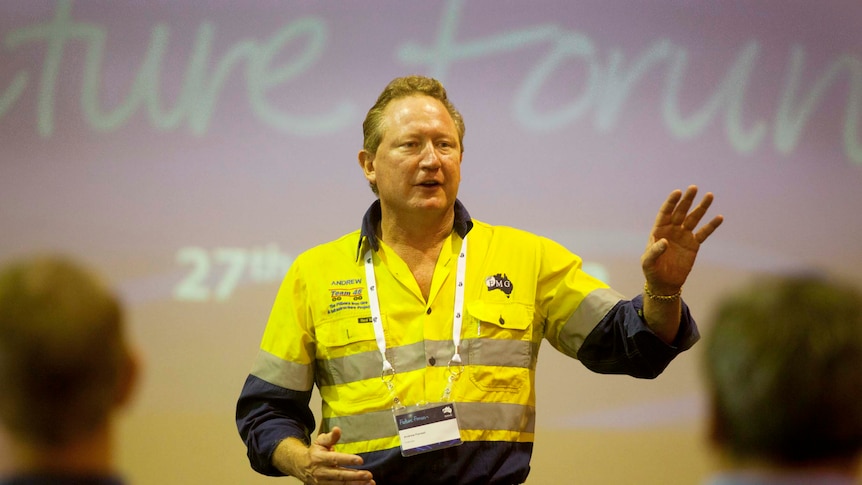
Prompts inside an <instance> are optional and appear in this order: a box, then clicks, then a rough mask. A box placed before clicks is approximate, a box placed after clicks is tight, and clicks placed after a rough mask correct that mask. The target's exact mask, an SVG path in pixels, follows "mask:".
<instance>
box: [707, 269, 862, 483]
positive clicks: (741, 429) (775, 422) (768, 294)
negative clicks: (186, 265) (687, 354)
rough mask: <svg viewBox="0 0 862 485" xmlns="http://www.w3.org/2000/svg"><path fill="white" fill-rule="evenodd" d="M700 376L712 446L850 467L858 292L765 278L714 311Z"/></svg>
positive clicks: (858, 418) (861, 349)
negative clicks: (709, 415)
mask: <svg viewBox="0 0 862 485" xmlns="http://www.w3.org/2000/svg"><path fill="white" fill-rule="evenodd" d="M704 364H705V375H706V380H707V386H708V390H709V393H710V405H711V411H712V424H711V426H712V427H711V435H712V439H713V440H714V442H715V443H716V444H717V445H718V446H719V447H720V448H721V449H722V450H724V451H725V452H726V454H727V455H728V456H729V457H730V458H731V459H735V460H743V461H745V460H756V461H761V462H766V463H770V464H774V465H777V466H781V467H807V466H813V465H818V464H824V463H847V464H851V465H852V463H853V462H854V460H855V459H857V458H858V457H859V454H860V451H862V405H860V401H859V400H860V397H862V295H860V293H859V292H858V291H857V290H855V289H853V288H850V287H847V286H842V285H839V284H835V283H830V282H827V281H824V280H822V279H817V278H809V277H803V276H800V277H786V278H770V279H764V280H761V281H758V282H756V283H755V284H753V285H751V286H749V287H747V288H745V289H743V290H742V291H740V292H738V293H736V294H733V295H731V296H729V297H727V298H726V299H725V300H723V301H722V302H721V303H720V305H719V306H718V308H717V312H716V314H715V320H714V324H713V327H712V329H711V330H710V332H709V334H708V335H707V337H706V350H705V358H704Z"/></svg>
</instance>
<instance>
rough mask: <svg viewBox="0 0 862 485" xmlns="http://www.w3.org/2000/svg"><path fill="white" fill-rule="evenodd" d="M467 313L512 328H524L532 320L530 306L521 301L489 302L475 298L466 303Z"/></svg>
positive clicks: (484, 320)
mask: <svg viewBox="0 0 862 485" xmlns="http://www.w3.org/2000/svg"><path fill="white" fill-rule="evenodd" d="M467 313H468V314H469V315H470V316H472V317H475V318H477V319H479V320H481V321H482V322H488V323H493V324H494V325H497V326H499V327H501V328H510V329H514V330H524V329H526V328H527V327H529V326H530V323H532V320H533V312H532V308H531V307H528V306H527V305H523V304H521V303H491V302H485V301H481V300H476V301H471V302H469V303H468V304H467Z"/></svg>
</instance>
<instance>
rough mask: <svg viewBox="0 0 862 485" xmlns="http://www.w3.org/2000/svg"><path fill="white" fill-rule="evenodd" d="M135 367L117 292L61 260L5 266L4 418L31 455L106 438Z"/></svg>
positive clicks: (1, 274)
mask: <svg viewBox="0 0 862 485" xmlns="http://www.w3.org/2000/svg"><path fill="white" fill-rule="evenodd" d="M135 371H136V365H135V360H134V359H133V358H132V353H131V352H130V348H129V346H128V345H127V342H126V338H125V335H124V328H123V314H122V308H121V305H120V303H119V302H118V299H117V298H116V297H115V295H114V294H113V293H112V292H111V291H109V290H108V289H107V288H106V287H105V286H104V285H103V284H102V283H101V282H100V281H99V280H98V279H97V278H96V277H95V276H94V275H92V274H91V273H90V272H88V271H87V270H85V269H84V268H83V267H81V266H79V265H78V264H76V263H74V262H72V261H70V260H68V259H63V258H59V257H40V258H33V259H27V260H20V261H15V262H12V263H10V264H8V265H7V266H5V267H3V268H2V269H0V389H2V392H0V423H2V425H3V427H4V428H5V430H6V434H7V437H8V439H9V440H10V441H11V442H12V443H13V444H14V445H15V446H17V447H18V448H19V449H26V450H28V453H27V454H26V455H27V456H29V457H31V458H32V457H33V456H35V455H34V453H36V452H38V451H39V450H50V451H51V452H52V453H53V452H58V451H59V450H64V449H67V448H72V447H75V446H77V445H79V444H80V443H87V442H92V441H93V440H104V439H105V435H106V434H107V433H106V430H107V429H109V428H110V418H111V415H112V414H113V412H114V411H115V410H117V409H118V408H119V407H120V405H122V404H124V402H125V401H126V400H127V398H128V397H129V394H130V392H131V389H132V387H133V382H134V376H135Z"/></svg>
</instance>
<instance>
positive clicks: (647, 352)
mask: <svg viewBox="0 0 862 485" xmlns="http://www.w3.org/2000/svg"><path fill="white" fill-rule="evenodd" d="M681 313H682V315H681V318H680V325H679V331H678V333H677V336H676V339H675V340H674V342H672V343H671V344H668V343H666V342H664V341H663V340H662V339H660V338H659V337H658V336H657V335H656V334H655V332H653V331H652V329H650V328H649V326H648V325H647V323H646V320H644V318H643V297H642V296H641V295H638V296H637V297H635V298H634V299H632V300H620V301H619V302H618V303H617V304H616V305H614V307H613V308H611V310H610V311H609V312H608V313H607V314H606V315H605V316H604V318H602V319H601V321H599V322H598V324H597V325H596V326H595V328H593V330H592V331H591V332H590V333H589V334H588V335H587V337H586V339H584V341H583V343H582V344H581V345H580V348H579V349H578V352H577V358H578V360H580V361H581V362H582V363H583V364H584V366H586V367H587V368H588V369H590V370H592V371H594V372H599V373H602V374H628V375H630V376H633V377H638V378H644V379H653V378H655V377H657V376H658V375H659V374H661V373H662V371H664V369H665V368H666V367H667V365H668V364H670V362H671V361H672V360H673V359H674V358H675V357H676V356H677V355H679V354H680V353H681V352H684V351H685V350H688V349H689V348H691V346H692V345H694V344H695V342H697V341H698V340H699V339H700V333H699V332H698V329H697V324H696V323H695V321H694V319H693V318H692V317H691V312H690V311H689V308H688V305H686V304H685V302H683V303H682V312H681Z"/></svg>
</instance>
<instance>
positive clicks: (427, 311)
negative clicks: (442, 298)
mask: <svg viewBox="0 0 862 485" xmlns="http://www.w3.org/2000/svg"><path fill="white" fill-rule="evenodd" d="M425 314H426V315H430V314H431V307H430V306H429V307H428V309H427V310H425Z"/></svg>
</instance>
